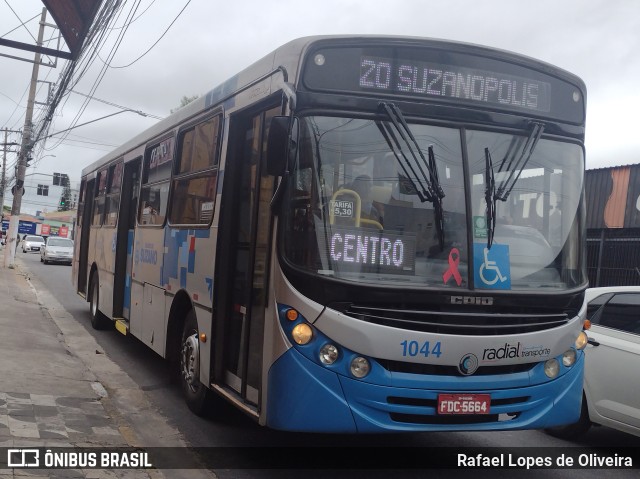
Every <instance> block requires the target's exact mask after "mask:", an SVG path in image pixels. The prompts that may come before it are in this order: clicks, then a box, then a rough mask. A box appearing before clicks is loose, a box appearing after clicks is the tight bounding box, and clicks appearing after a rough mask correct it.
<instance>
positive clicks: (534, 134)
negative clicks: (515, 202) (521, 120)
mask: <svg viewBox="0 0 640 479" xmlns="http://www.w3.org/2000/svg"><path fill="white" fill-rule="evenodd" d="M532 123H533V127H532V128H531V133H529V137H528V138H527V141H526V142H525V144H524V146H523V147H522V151H521V152H520V156H519V158H518V160H517V161H516V164H515V165H514V166H513V169H511V165H512V163H513V160H514V159H515V157H516V155H517V154H518V151H517V150H518V148H516V149H515V151H513V153H511V155H509V152H507V155H506V156H505V157H504V159H503V160H502V163H501V164H500V170H499V171H498V172H500V171H502V167H503V166H504V164H505V163H506V161H507V157H509V156H511V158H510V159H509V165H508V166H507V168H506V170H505V172H509V175H508V176H507V178H506V179H503V180H502V181H501V182H500V186H499V187H498V191H497V192H496V194H495V199H497V200H500V201H507V198H508V197H509V194H510V193H511V190H513V187H514V186H515V185H516V183H517V182H518V179H519V178H520V175H521V174H522V172H523V171H524V169H525V167H526V166H527V163H528V162H529V159H530V158H531V155H532V154H533V150H534V149H535V148H536V145H537V144H538V140H539V139H540V137H541V136H542V132H543V131H544V124H543V123H539V122H536V121H534V122H532ZM516 172H517V174H516ZM514 174H515V175H516V176H515V178H514Z"/></svg>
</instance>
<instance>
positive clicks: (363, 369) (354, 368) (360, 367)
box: [350, 356, 371, 378]
mask: <svg viewBox="0 0 640 479" xmlns="http://www.w3.org/2000/svg"><path fill="white" fill-rule="evenodd" d="M350 369H351V374H353V375H354V376H355V377H357V378H363V377H365V376H366V375H367V374H369V371H370V370H371V366H370V365H369V361H367V358H363V357H362V356H358V357H356V358H353V359H352V360H351V366H350Z"/></svg>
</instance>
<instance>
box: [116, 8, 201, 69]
mask: <svg viewBox="0 0 640 479" xmlns="http://www.w3.org/2000/svg"><path fill="white" fill-rule="evenodd" d="M190 3H191V0H187V3H186V4H185V5H184V7H182V10H180V12H179V13H178V15H176V17H175V18H174V19H173V21H172V22H171V23H170V24H169V26H168V27H167V29H166V30H165V31H164V32H162V35H160V38H158V39H157V40H156V41H155V43H154V44H153V45H151V46H150V47H149V49H148V50H147V51H146V52H144V53H143V54H142V55H140V56H139V57H138V58H136V59H135V60H133V61H132V62H131V63H129V64H127V65H121V66H113V65H109V67H110V68H114V69H115V68H128V67H130V66H131V65H133V64H134V63H136V62H137V61H138V60H140V59H141V58H143V57H144V56H145V55H147V53H149V52H150V51H151V50H153V48H154V47H155V46H156V45H157V44H158V43H159V42H160V40H162V39H163V38H164V36H165V35H166V34H167V32H168V31H169V29H170V28H171V27H172V26H173V24H174V23H176V21H177V20H178V18H180V15H182V12H184V11H185V9H186V8H187V7H188V6H189V4H190Z"/></svg>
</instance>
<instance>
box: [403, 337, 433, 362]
mask: <svg viewBox="0 0 640 479" xmlns="http://www.w3.org/2000/svg"><path fill="white" fill-rule="evenodd" d="M400 346H402V355H403V356H405V357H406V356H411V357H415V356H424V357H425V358H428V357H429V355H433V356H435V357H436V358H439V357H440V355H441V354H442V351H441V350H440V341H438V342H437V343H434V345H433V347H431V343H430V342H429V341H424V342H423V343H420V342H418V341H407V340H404V341H402V342H401V343H400Z"/></svg>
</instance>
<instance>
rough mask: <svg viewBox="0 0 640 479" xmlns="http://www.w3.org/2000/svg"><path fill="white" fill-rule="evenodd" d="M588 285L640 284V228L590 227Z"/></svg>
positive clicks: (588, 239) (588, 238) (588, 236)
mask: <svg viewBox="0 0 640 479" xmlns="http://www.w3.org/2000/svg"><path fill="white" fill-rule="evenodd" d="M587 272H588V274H589V286H590V287H592V288H593V287H596V286H640V228H615V229H614V228H603V229H588V230H587Z"/></svg>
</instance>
